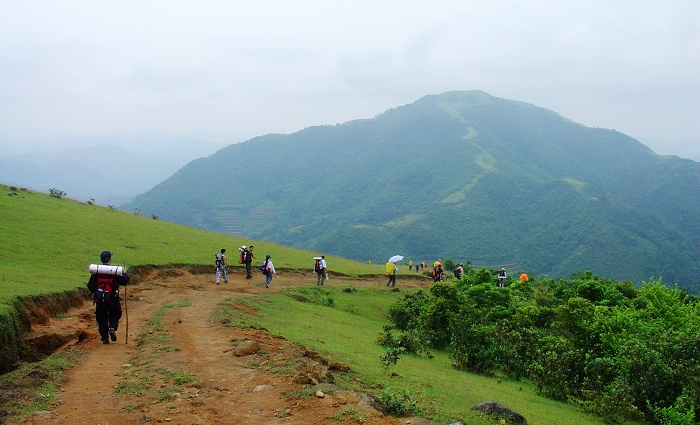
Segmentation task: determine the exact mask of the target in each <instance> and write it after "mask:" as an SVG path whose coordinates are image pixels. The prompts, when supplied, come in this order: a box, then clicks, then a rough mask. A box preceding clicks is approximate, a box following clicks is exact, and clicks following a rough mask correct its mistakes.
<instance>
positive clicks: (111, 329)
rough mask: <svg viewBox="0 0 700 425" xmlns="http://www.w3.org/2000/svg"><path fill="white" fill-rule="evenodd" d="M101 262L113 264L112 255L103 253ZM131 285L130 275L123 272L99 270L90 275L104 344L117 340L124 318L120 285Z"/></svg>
mask: <svg viewBox="0 0 700 425" xmlns="http://www.w3.org/2000/svg"><path fill="white" fill-rule="evenodd" d="M100 260H102V264H103V265H105V266H109V265H110V264H111V263H112V253H111V252H109V251H103V252H102V254H100ZM128 283H129V275H128V274H126V272H124V271H123V269H122V270H121V274H117V272H116V271H110V272H103V271H100V270H99V268H98V270H97V273H94V274H92V275H90V280H89V281H88V283H87V287H88V290H90V293H91V294H93V295H94V298H93V299H94V304H95V319H96V320H97V327H98V330H99V332H100V339H101V340H102V343H103V344H109V340H110V339H111V340H112V341H116V340H117V328H118V327H119V319H121V317H122V307H121V304H120V303H119V285H126V284H128Z"/></svg>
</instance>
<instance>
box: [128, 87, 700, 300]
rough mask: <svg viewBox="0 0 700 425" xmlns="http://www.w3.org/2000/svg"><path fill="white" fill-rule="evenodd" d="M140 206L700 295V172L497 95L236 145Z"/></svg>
mask: <svg viewBox="0 0 700 425" xmlns="http://www.w3.org/2000/svg"><path fill="white" fill-rule="evenodd" d="M127 208H140V209H141V210H142V211H143V212H144V213H147V214H156V215H159V216H160V217H161V218H162V219H165V220H171V221H175V222H179V223H183V224H187V225H191V226H195V227H200V228H204V229H211V230H217V231H222V232H227V233H231V234H238V235H245V236H247V237H253V238H259V239H264V240H269V241H274V242H277V243H282V244H287V245H291V246H296V247H305V248H311V249H316V250H319V251H320V252H326V253H333V254H338V255H342V256H346V257H350V258H354V259H358V260H366V259H372V260H373V261H386V258H388V257H389V256H390V255H393V254H402V255H404V256H406V259H407V260H408V259H413V261H414V262H415V261H434V260H435V259H437V258H443V259H444V258H445V257H450V258H452V259H454V260H457V261H461V260H467V259H468V260H472V261H473V262H474V264H477V265H488V266H492V267H500V266H501V265H508V266H509V268H511V271H519V270H526V271H528V272H530V273H534V274H538V275H547V276H560V277H569V276H570V275H571V274H572V273H574V272H577V271H583V270H592V271H593V272H594V273H595V274H598V275H601V276H605V277H610V278H614V279H621V280H624V279H629V280H632V281H634V282H635V283H639V282H640V281H641V280H648V279H649V278H650V277H652V276H654V277H660V276H661V277H663V278H664V281H665V282H666V283H667V284H672V283H674V282H676V283H678V284H680V285H681V286H684V287H688V288H691V289H692V290H693V291H697V290H698V289H700V280H699V279H700V278H699V276H700V214H698V211H700V163H697V162H694V161H691V160H685V159H680V158H678V157H670V156H660V155H657V154H655V153H654V152H652V151H651V150H650V149H649V148H647V147H646V146H644V145H642V144H641V143H639V142H638V141H636V140H634V139H633V138H631V137H629V136H626V135H624V134H621V133H619V132H616V131H614V130H606V129H598V128H589V127H586V126H583V125H581V124H577V123H575V122H572V121H570V120H568V119H566V118H563V117H561V116H560V115H558V114H556V113H554V112H552V111H549V110H546V109H542V108H538V107H536V106H533V105H530V104H525V103H522V102H517V101H512V100H506V99H500V98H496V97H493V96H490V95H488V94H487V93H484V92H481V91H469V92H457V91H455V92H448V93H444V94H441V95H433V96H426V97H424V98H422V99H420V100H418V101H416V102H414V103H412V104H409V105H405V106H401V107H398V108H395V109H391V110H388V111H386V112H384V113H383V114H380V115H378V116H377V117H375V118H373V119H367V120H357V121H351V122H347V123H344V124H339V125H335V126H319V127H311V128H307V129H304V130H302V131H299V132H297V133H294V134H289V135H267V136H262V137H256V138H254V139H251V140H249V141H247V142H244V143H240V144H236V145H231V146H228V147H226V148H223V149H221V150H219V151H218V152H216V153H215V154H214V155H211V156H210V157H207V158H200V159H197V160H195V161H192V162H191V163H189V164H187V166H185V167H183V168H182V169H180V170H179V171H178V172H177V173H175V174H174V175H173V176H171V177H170V178H168V179H167V180H165V181H163V182H162V183H160V184H159V185H157V186H156V187H154V188H153V189H151V190H150V191H148V192H146V193H145V194H142V195H140V196H138V197H136V198H135V200H134V201H133V202H132V203H130V204H128V205H127Z"/></svg>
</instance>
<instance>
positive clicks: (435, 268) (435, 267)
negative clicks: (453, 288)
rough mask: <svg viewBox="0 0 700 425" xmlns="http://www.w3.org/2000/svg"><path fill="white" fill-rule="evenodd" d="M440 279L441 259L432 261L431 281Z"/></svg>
mask: <svg viewBox="0 0 700 425" xmlns="http://www.w3.org/2000/svg"><path fill="white" fill-rule="evenodd" d="M441 280H442V260H437V261H436V262H434V263H433V282H439V281H441Z"/></svg>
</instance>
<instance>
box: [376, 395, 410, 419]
mask: <svg viewBox="0 0 700 425" xmlns="http://www.w3.org/2000/svg"><path fill="white" fill-rule="evenodd" d="M379 401H380V402H381V403H382V406H384V409H386V413H387V415H391V416H397V417H401V416H408V415H412V414H414V413H416V412H418V411H419V409H418V406H417V405H416V402H415V401H414V400H411V397H410V396H409V395H408V393H407V392H405V391H402V392H401V393H396V392H394V391H393V390H392V389H391V388H385V389H383V390H382V391H381V392H380V393H379Z"/></svg>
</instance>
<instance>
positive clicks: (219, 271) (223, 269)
mask: <svg viewBox="0 0 700 425" xmlns="http://www.w3.org/2000/svg"><path fill="white" fill-rule="evenodd" d="M214 262H215V264H216V284H217V285H218V284H219V280H221V278H222V277H223V278H224V283H228V261H227V260H226V250H225V249H224V248H221V253H220V254H216V255H215V256H214Z"/></svg>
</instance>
